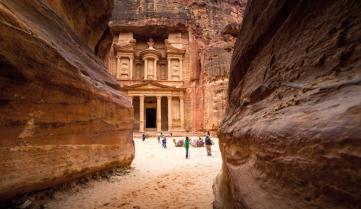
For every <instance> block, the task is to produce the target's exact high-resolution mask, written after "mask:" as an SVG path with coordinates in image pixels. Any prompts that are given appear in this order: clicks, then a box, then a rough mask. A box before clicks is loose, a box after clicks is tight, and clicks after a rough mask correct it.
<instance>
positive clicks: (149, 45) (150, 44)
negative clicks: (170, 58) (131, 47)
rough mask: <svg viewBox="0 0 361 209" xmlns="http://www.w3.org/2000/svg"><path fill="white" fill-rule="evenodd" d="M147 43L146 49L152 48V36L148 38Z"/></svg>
mask: <svg viewBox="0 0 361 209" xmlns="http://www.w3.org/2000/svg"><path fill="white" fill-rule="evenodd" d="M147 44H148V49H154V41H153V39H152V38H150V39H149V41H148V42H147Z"/></svg>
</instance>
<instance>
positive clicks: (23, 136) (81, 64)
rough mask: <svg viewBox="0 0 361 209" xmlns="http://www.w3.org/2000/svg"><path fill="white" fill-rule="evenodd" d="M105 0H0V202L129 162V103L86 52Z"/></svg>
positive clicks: (99, 26) (97, 34)
mask: <svg viewBox="0 0 361 209" xmlns="http://www.w3.org/2000/svg"><path fill="white" fill-rule="evenodd" d="M110 2H111V1H102V3H98V4H96V5H98V7H96V8H95V7H93V6H90V5H93V2H92V1H77V2H76V3H75V5H77V8H78V6H79V7H80V8H83V9H79V10H78V9H75V8H73V7H72V8H71V6H74V4H72V5H69V4H70V2H69V1H62V3H61V4H60V2H59V1H57V3H55V1H47V2H46V1H41V0H28V1H21V0H2V1H0V43H1V46H0V66H1V70H0V89H1V92H0V200H4V199H7V198H11V197H14V196H15V195H17V194H21V193H25V192H29V191H34V190H38V189H42V188H46V187H48V186H52V185H54V184H58V183H62V182H64V181H68V180H70V179H72V178H75V177H78V176H81V175H84V174H87V173H90V172H94V171H98V170H102V169H105V168H108V167H110V166H127V165H129V164H130V163H131V161H132V159H133V157H134V145H133V141H132V124H133V121H132V120H133V115H132V114H133V111H132V107H131V104H130V103H129V102H128V100H127V99H126V98H125V97H124V96H123V95H122V94H121V93H120V92H119V91H118V88H119V87H118V84H117V82H116V81H115V80H114V79H113V78H112V77H111V76H110V75H109V74H108V73H107V72H106V69H105V67H104V64H103V62H102V61H101V60H100V59H99V58H97V57H96V56H95V54H94V52H93V50H94V47H95V46H96V45H97V44H98V42H99V40H100V39H101V36H102V33H103V32H104V30H105V29H104V25H103V24H104V23H105V22H106V21H105V19H104V18H105V17H109V11H111V5H112V4H111V3H110ZM75 13H77V14H75ZM102 13H104V14H102ZM92 15H95V17H93V16H92ZM79 17H81V18H79ZM98 17H102V18H101V19H104V20H102V21H100V22H98V21H99V19H98ZM90 31H91V32H94V33H93V34H91V35H89V32H90Z"/></svg>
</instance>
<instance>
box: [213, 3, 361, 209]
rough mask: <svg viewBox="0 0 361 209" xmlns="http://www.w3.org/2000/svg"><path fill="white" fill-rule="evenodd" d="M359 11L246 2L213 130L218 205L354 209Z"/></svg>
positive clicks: (360, 130)
mask: <svg viewBox="0 0 361 209" xmlns="http://www.w3.org/2000/svg"><path fill="white" fill-rule="evenodd" d="M360 9H361V2H360V1H352V0H330V1H309V0H300V1H291V0H253V1H249V3H248V5H247V9H246V14H245V18H244V22H243V25H242V29H241V33H240V35H239V37H238V40H237V43H236V46H235V51H234V54H233V61H232V65H231V74H230V83H229V94H228V96H229V100H228V102H229V109H228V110H227V113H226V116H225V119H224V121H223V122H222V125H221V128H220V130H219V137H220V140H221V142H220V148H221V151H222V156H223V169H222V172H221V173H220V174H219V176H218V178H217V181H216V184H215V185H214V189H215V192H216V193H215V194H216V201H215V206H216V207H218V208H252V209H266V208H278V209H283V208H284V209H286V208H300V209H301V208H302V209H304V208H315V209H316V208H359V207H360V200H361V190H360V186H361V185H360V182H361V143H360V142H361V94H360V92H361V86H360V85H361V59H360V58H361V46H360V37H361V24H360V23H361V13H360Z"/></svg>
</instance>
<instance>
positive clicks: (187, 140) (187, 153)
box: [184, 136, 190, 159]
mask: <svg viewBox="0 0 361 209" xmlns="http://www.w3.org/2000/svg"><path fill="white" fill-rule="evenodd" d="M189 144H190V140H189V138H188V136H187V137H186V140H185V141H184V148H185V149H186V159H188V157H189Z"/></svg>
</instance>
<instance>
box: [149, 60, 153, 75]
mask: <svg viewBox="0 0 361 209" xmlns="http://www.w3.org/2000/svg"><path fill="white" fill-rule="evenodd" d="M148 78H149V79H153V78H154V61H153V60H152V59H151V60H148Z"/></svg>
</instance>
